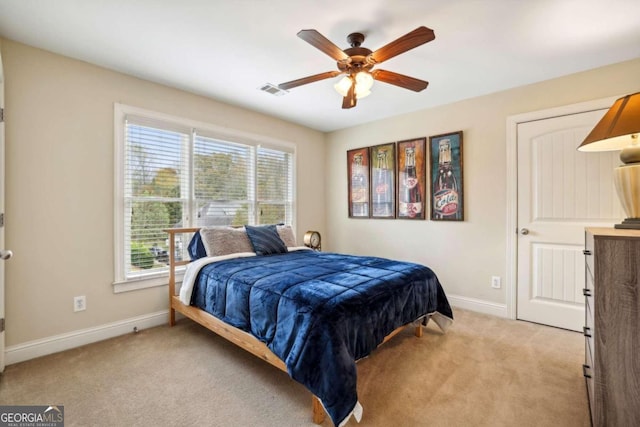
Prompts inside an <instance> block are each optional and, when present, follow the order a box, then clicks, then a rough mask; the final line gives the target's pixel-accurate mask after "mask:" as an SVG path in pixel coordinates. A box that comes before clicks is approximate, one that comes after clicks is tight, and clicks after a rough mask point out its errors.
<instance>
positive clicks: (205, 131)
mask: <svg viewBox="0 0 640 427" xmlns="http://www.w3.org/2000/svg"><path fill="white" fill-rule="evenodd" d="M127 117H134V118H135V120H136V123H137V124H141V123H140V122H145V123H147V124H148V125H149V126H153V124H154V123H155V124H156V125H160V124H161V125H162V126H163V127H164V128H167V129H174V130H175V129H178V130H180V131H181V132H185V131H188V134H189V137H190V142H191V143H190V146H191V147H190V152H189V159H188V162H189V175H190V177H189V180H190V188H189V195H188V197H187V206H188V214H187V215H188V217H189V221H193V220H194V219H193V218H191V214H192V213H193V212H192V211H193V206H194V203H196V198H195V195H194V194H193V152H192V150H193V141H194V139H195V136H196V134H197V135H199V136H203V137H206V138H213V139H217V140H220V141H228V142H230V143H231V144H233V143H236V144H242V145H248V146H253V147H255V152H256V155H255V156H254V157H255V158H254V164H253V174H254V178H255V174H256V173H257V172H256V164H257V157H258V156H257V151H258V148H267V149H274V150H278V151H284V152H288V153H290V154H291V225H292V227H294V229H295V223H296V212H297V198H296V151H297V150H296V148H297V147H296V144H295V143H293V142H290V141H285V140H280V139H275V138H271V137H267V136H264V135H258V134H254V133H249V132H245V131H240V130H237V129H232V128H228V127H221V126H217V125H214V124H211V123H205V122H200V121H196V120H191V119H186V118H183V117H177V116H172V115H169V114H164V113H159V112H156V111H152V110H147V109H143V108H139V107H133V106H130V105H126V104H122V103H114V233H113V234H114V242H113V243H114V281H113V283H112V285H113V291H114V293H120V292H127V291H133V290H138V289H145V288H151V287H157V286H165V285H168V280H169V279H168V278H169V271H168V269H167V270H166V271H161V272H153V273H149V274H143V275H140V276H136V277H127V273H126V271H125V269H126V265H125V244H126V239H125V212H124V207H125V200H126V194H125V183H126V179H125V173H126V170H125V168H126V165H125V154H126V142H127V141H126V120H127ZM254 185H255V186H257V183H255V181H254ZM253 203H254V205H255V206H254V207H255V208H257V206H258V204H259V201H258V200H257V197H255V195H254V200H253ZM254 212H255V214H256V215H257V209H254ZM255 219H256V217H255V216H254V220H255ZM185 227H191V222H188V224H185ZM176 273H177V274H176V281H182V276H183V274H184V267H182V268H179V269H178V270H177V272H176Z"/></svg>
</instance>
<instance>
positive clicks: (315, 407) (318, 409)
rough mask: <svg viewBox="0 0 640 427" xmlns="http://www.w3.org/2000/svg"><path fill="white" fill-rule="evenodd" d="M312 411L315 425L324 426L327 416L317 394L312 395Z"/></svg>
mask: <svg viewBox="0 0 640 427" xmlns="http://www.w3.org/2000/svg"><path fill="white" fill-rule="evenodd" d="M311 409H312V411H313V423H314V424H322V423H323V422H324V416H325V412H324V407H323V406H322V403H320V399H318V398H317V397H316V395H315V394H313V395H311Z"/></svg>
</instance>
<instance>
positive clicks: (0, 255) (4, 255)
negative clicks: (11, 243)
mask: <svg viewBox="0 0 640 427" xmlns="http://www.w3.org/2000/svg"><path fill="white" fill-rule="evenodd" d="M12 256H13V252H11V251H9V250H7V251H4V250H3V251H0V259H2V260H4V261H6V260H8V259H9V258H11V257H12Z"/></svg>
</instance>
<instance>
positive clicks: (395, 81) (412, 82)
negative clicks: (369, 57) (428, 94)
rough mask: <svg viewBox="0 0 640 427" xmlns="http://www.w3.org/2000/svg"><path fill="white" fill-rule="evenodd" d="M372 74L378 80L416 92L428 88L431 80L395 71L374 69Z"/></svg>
mask: <svg viewBox="0 0 640 427" xmlns="http://www.w3.org/2000/svg"><path fill="white" fill-rule="evenodd" d="M371 76H372V77H373V78H374V79H376V80H378V81H381V82H384V83H389V84H392V85H396V86H400V87H402V88H405V89H409V90H412V91H414V92H420V91H421V90H424V89H426V88H427V86H428V85H429V82H425V81H424V80H419V79H415V78H413V77H409V76H405V75H403V74H398V73H394V72H393V71H386V70H373V71H372V72H371Z"/></svg>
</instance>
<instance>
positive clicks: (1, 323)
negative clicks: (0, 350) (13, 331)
mask: <svg viewBox="0 0 640 427" xmlns="http://www.w3.org/2000/svg"><path fill="white" fill-rule="evenodd" d="M2 332H4V317H3V318H2V319H0V333H2Z"/></svg>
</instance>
